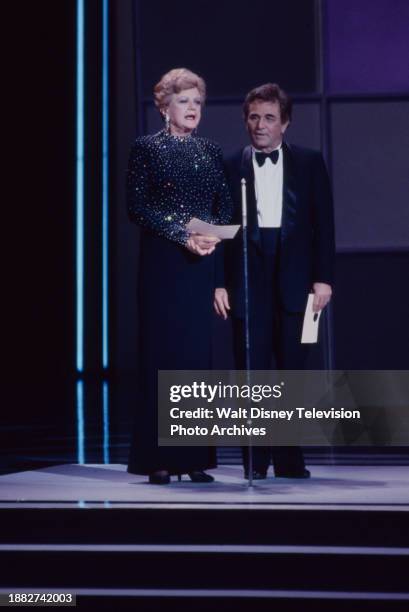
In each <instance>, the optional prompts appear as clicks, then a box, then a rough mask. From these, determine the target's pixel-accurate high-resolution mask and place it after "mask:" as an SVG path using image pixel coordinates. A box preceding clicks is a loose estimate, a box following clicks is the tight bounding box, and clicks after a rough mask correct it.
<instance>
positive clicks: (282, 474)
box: [274, 468, 311, 478]
mask: <svg viewBox="0 0 409 612" xmlns="http://www.w3.org/2000/svg"><path fill="white" fill-rule="evenodd" d="M274 475H275V477H276V478H310V477H311V472H310V470H307V469H306V468H303V469H302V470H294V471H291V470H285V471H281V470H274Z"/></svg>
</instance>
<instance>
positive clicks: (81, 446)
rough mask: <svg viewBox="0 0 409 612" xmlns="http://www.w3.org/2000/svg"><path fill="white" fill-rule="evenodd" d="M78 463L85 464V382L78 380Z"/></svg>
mask: <svg viewBox="0 0 409 612" xmlns="http://www.w3.org/2000/svg"><path fill="white" fill-rule="evenodd" d="M76 391H77V393H76V400H77V463H79V464H80V465H83V464H84V463H85V431H84V381H83V380H77V389H76Z"/></svg>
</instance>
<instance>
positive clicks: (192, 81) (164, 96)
mask: <svg viewBox="0 0 409 612" xmlns="http://www.w3.org/2000/svg"><path fill="white" fill-rule="evenodd" d="M193 87H197V89H198V90H199V93H200V97H201V98H202V104H203V103H204V101H205V98H206V83H205V82H204V80H203V79H202V77H200V76H199V75H197V74H195V73H194V72H192V71H191V70H188V69H187V68H174V69H173V70H170V71H169V72H167V73H166V74H164V75H163V77H162V78H161V80H160V81H159V83H157V84H156V85H155V87H154V90H153V95H154V99H155V104H156V107H157V108H158V109H159V110H160V111H161V112H163V110H164V109H165V108H166V106H167V105H168V104H169V100H170V98H171V96H172V94H174V93H180V92H181V91H184V90H185V89H192V88H193Z"/></svg>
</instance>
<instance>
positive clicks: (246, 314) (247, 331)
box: [241, 178, 253, 487]
mask: <svg viewBox="0 0 409 612" xmlns="http://www.w3.org/2000/svg"><path fill="white" fill-rule="evenodd" d="M241 214H242V226H243V273H244V337H245V340H244V342H245V350H246V375H247V384H248V386H249V387H250V326H249V279H248V252H247V194H246V179H244V178H242V179H241ZM247 406H248V407H249V406H250V402H249V401H247ZM247 425H249V426H250V425H251V419H250V418H249V419H248V420H247ZM248 439H249V446H248V468H247V469H248V486H249V487H252V486H253V445H252V440H251V435H249V436H248Z"/></svg>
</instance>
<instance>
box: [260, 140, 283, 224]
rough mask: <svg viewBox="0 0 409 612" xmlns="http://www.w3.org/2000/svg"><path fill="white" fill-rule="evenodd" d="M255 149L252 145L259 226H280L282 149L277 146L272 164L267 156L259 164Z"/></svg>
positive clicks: (281, 208) (281, 209)
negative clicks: (276, 154) (260, 164)
mask: <svg viewBox="0 0 409 612" xmlns="http://www.w3.org/2000/svg"><path fill="white" fill-rule="evenodd" d="M256 151H257V149H255V148H254V147H253V168H254V179H255V180H254V188H255V192H256V202H257V218H258V225H259V227H281V217H282V212H283V150H282V148H281V145H280V147H279V148H278V160H277V163H276V164H273V162H272V161H271V159H269V158H268V157H267V159H266V160H265V162H264V164H263V165H262V166H259V165H258V163H257V161H256V156H255V153H256Z"/></svg>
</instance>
